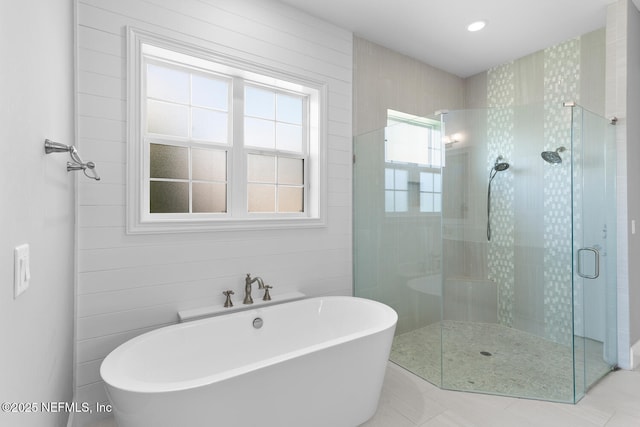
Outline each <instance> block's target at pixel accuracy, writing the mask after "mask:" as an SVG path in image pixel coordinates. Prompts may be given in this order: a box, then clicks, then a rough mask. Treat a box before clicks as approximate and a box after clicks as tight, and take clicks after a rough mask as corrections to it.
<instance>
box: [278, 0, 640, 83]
mask: <svg viewBox="0 0 640 427" xmlns="http://www.w3.org/2000/svg"><path fill="white" fill-rule="evenodd" d="M281 1H282V2H283V3H287V4H289V5H291V6H294V7H297V8H299V9H302V10H304V11H306V12H308V13H309V14H311V15H315V16H317V17H319V18H322V19H324V20H326V21H329V22H332V23H334V24H336V25H338V26H340V27H342V28H345V29H348V30H350V31H352V32H353V33H355V34H356V35H357V36H359V37H362V38H365V39H367V40H370V41H372V42H375V43H377V44H380V45H382V46H385V47H388V48H390V49H393V50H395V51H397V52H400V53H403V54H405V55H408V56H411V57H414V58H416V59H419V60H421V61H423V62H425V63H427V64H430V65H432V66H434V67H437V68H440V69H443V70H446V71H448V72H450V73H453V74H455V75H458V76H460V77H468V76H471V75H474V74H476V73H479V72H481V71H484V70H487V69H489V68H491V67H493V66H496V65H500V64H503V63H505V62H508V61H510V60H513V59H517V58H520V57H522V56H525V55H528V54H530V53H533V52H536V51H538V50H540V49H544V48H545V47H549V46H552V45H554V44H556V43H560V42H562V41H565V40H568V39H570V38H572V37H576V36H579V35H581V34H584V33H588V32H590V31H593V30H596V29H598V28H602V27H604V26H605V21H606V12H607V5H609V4H611V3H613V2H615V0H281ZM633 1H634V3H635V4H636V5H638V4H640V0H633ZM476 20H485V21H487V26H486V28H485V29H484V30H482V31H479V32H477V33H470V32H468V31H467V30H466V27H467V25H468V24H470V23H471V22H473V21H476Z"/></svg>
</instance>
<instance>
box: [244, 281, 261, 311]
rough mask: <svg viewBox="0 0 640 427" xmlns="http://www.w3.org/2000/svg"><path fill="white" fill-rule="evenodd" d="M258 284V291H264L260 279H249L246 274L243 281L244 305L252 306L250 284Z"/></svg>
mask: <svg viewBox="0 0 640 427" xmlns="http://www.w3.org/2000/svg"><path fill="white" fill-rule="evenodd" d="M253 282H258V289H264V282H263V281H262V279H261V278H260V277H254V278H251V274H249V273H247V277H246V278H245V279H244V301H243V303H244V304H253V298H251V284H252V283H253Z"/></svg>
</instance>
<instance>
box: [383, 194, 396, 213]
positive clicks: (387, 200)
mask: <svg viewBox="0 0 640 427" xmlns="http://www.w3.org/2000/svg"><path fill="white" fill-rule="evenodd" d="M394 193H395V191H389V190H388V191H385V192H384V211H385V212H393V211H394V210H395V204H394Z"/></svg>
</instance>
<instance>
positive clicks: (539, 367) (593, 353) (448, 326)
mask: <svg viewBox="0 0 640 427" xmlns="http://www.w3.org/2000/svg"><path fill="white" fill-rule="evenodd" d="M441 327H442V329H441ZM583 341H584V340H581V339H579V340H576V355H577V358H578V359H580V360H581V361H582V362H579V363H577V369H576V377H577V379H578V381H580V380H581V379H582V378H583V377H582V376H580V373H581V372H583V371H584V372H586V375H587V381H588V383H592V382H594V381H596V380H597V379H598V378H600V377H601V376H603V375H604V374H606V373H607V372H608V370H609V367H608V366H607V365H606V364H605V363H603V362H602V344H601V343H598V342H595V341H591V340H587V342H586V345H583ZM578 345H580V348H578ZM441 347H442V348H444V351H443V352H442V354H443V355H444V356H443V358H442V361H441V356H440V355H441ZM583 347H584V348H583ZM583 350H584V351H583ZM391 360H392V361H393V362H395V363H397V364H398V365H400V366H402V367H404V368H406V369H408V370H409V371H411V372H413V373H415V374H417V375H419V376H421V377H423V378H425V379H427V380H428V381H430V382H431V383H433V384H436V385H440V383H441V382H442V388H445V389H450V390H462V391H478V392H485V393H492V394H499V395H507V396H515V397H528V398H534V399H544V400H552V401H559V402H570V401H572V399H573V380H572V376H573V354H572V351H571V348H570V347H568V346H563V345H560V344H557V343H554V342H551V341H548V340H545V339H543V338H540V337H538V336H535V335H532V334H529V333H526V332H522V331H518V330H516V329H512V328H508V327H504V326H501V325H498V324H492V323H476V322H458V321H443V322H438V323H434V324H431V325H429V326H426V327H423V328H420V329H417V330H414V331H410V332H407V333H404V334H401V335H398V336H396V337H395V338H394V342H393V347H392V350H391ZM584 361H586V363H584ZM585 366H586V370H585ZM441 369H442V372H443V375H442V377H441V375H440V372H441ZM577 385H578V387H577V388H578V389H579V388H580V386H579V385H580V384H577Z"/></svg>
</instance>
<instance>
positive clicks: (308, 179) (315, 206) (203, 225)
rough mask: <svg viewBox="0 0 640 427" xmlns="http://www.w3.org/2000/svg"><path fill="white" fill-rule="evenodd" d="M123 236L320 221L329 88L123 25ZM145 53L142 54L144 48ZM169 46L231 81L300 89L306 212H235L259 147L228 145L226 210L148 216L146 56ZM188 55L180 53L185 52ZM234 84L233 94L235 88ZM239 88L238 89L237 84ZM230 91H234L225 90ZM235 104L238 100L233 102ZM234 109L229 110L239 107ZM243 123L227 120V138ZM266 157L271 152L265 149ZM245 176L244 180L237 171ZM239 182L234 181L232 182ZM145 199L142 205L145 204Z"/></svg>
mask: <svg viewBox="0 0 640 427" xmlns="http://www.w3.org/2000/svg"><path fill="white" fill-rule="evenodd" d="M127 36H128V40H127V57H128V63H127V101H128V102H127V124H128V149H127V233H128V234H140V233H172V232H186V231H223V230H248V229H270V228H309V227H322V226H326V210H327V207H326V200H327V197H326V191H327V184H326V181H327V172H326V171H327V155H326V151H327V144H326V128H327V126H326V117H327V115H326V102H325V101H326V98H327V85H326V83H324V82H319V81H315V80H312V79H309V78H306V77H301V76H299V75H294V74H291V73H289V72H287V71H284V70H280V69H275V68H273V67H270V66H267V65H263V64H257V63H254V62H250V61H246V60H244V59H241V58H237V57H231V56H228V55H225V54H222V53H220V52H216V51H214V50H212V49H209V48H206V47H200V46H195V45H192V44H189V43H187V42H184V41H180V40H175V39H169V38H167V37H164V36H161V35H158V34H153V33H149V32H146V31H143V30H139V29H134V28H128V31H127ZM143 50H144V51H145V52H143ZM166 51H170V52H171V53H172V55H173V56H174V58H173V59H174V60H175V61H177V62H180V58H181V57H182V58H184V59H185V63H187V61H186V58H188V60H189V61H190V62H189V64H190V65H191V66H193V67H198V66H199V64H198V63H199V62H200V64H201V65H202V68H207V69H211V65H212V64H214V65H215V66H216V67H217V68H216V69H215V70H212V71H215V72H221V73H223V74H233V75H234V76H235V77H234V78H239V79H244V80H247V81H248V82H251V83H252V84H264V85H267V86H268V87H270V88H273V89H275V90H278V91H283V92H294V93H304V94H306V95H307V96H308V100H309V101H308V109H307V112H306V116H307V118H306V120H308V125H309V126H308V127H309V134H308V144H307V149H308V151H307V152H306V157H305V159H306V160H305V165H304V180H305V183H306V186H305V191H306V192H308V194H305V197H304V200H305V206H304V210H305V211H304V213H302V214H301V213H260V214H256V213H248V212H246V202H244V205H245V210H244V211H243V210H242V209H241V206H242V205H243V201H244V200H245V199H246V155H247V152H252V153H256V152H260V150H255V149H253V148H250V147H246V148H245V147H242V146H240V147H239V148H238V144H233V143H232V144H231V145H230V146H229V151H228V153H229V154H228V156H229V158H228V163H227V168H228V169H227V175H228V179H227V181H228V184H227V209H228V211H229V213H228V214H226V213H225V214H220V213H217V214H216V213H213V214H176V215H173V214H150V213H149V205H148V200H149V198H148V197H149V195H148V187H149V180H148V176H145V174H148V172H146V171H148V168H149V164H148V153H146V152H145V148H146V147H147V146H148V143H145V141H144V129H143V118H144V110H143V109H144V105H143V101H144V100H145V99H146V98H144V97H143V82H144V76H143V73H144V66H143V65H144V63H145V60H144V56H145V55H147V54H148V53H149V52H166ZM183 55H186V56H183ZM237 88H238V86H237V85H232V91H234V90H238V89H237ZM240 90H242V88H241V89H240ZM231 96H235V95H234V94H231ZM234 104H236V103H235V102H234ZM241 107H242V106H240V108H238V107H234V110H235V111H230V112H229V114H230V115H235V114H238V111H240V112H242V108H241ZM239 123H242V122H241V121H238V120H232V122H231V124H230V128H229V129H230V134H231V135H232V136H231V138H234V136H233V135H235V136H236V137H238V135H240V136H241V135H242V132H243V129H242V125H241V124H239ZM265 153H266V154H276V155H277V152H274V151H266V152H265ZM243 173H244V174H245V177H244V178H242V176H241V174H243ZM239 181H243V182H245V185H244V186H239V185H238V182H239ZM145 204H146V206H145Z"/></svg>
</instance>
